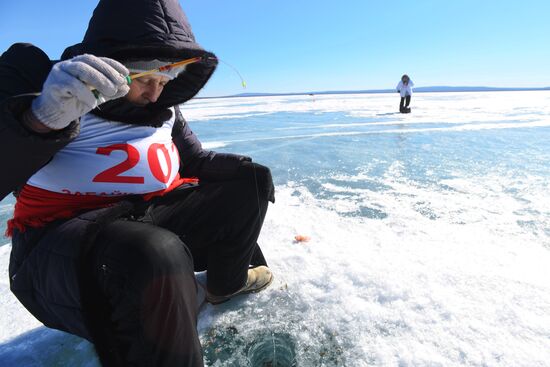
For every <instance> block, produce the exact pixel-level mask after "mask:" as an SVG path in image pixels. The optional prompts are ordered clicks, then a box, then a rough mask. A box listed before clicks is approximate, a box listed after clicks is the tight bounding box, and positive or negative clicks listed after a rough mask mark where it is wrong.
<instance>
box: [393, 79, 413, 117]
mask: <svg viewBox="0 0 550 367" xmlns="http://www.w3.org/2000/svg"><path fill="white" fill-rule="evenodd" d="M412 87H414V83H413V81H412V80H411V79H410V78H409V76H408V75H407V74H405V75H403V76H402V77H401V80H400V81H399V83H398V84H397V87H396V89H397V92H399V94H400V95H401V102H400V103H399V112H401V113H409V112H411V109H410V108H409V104H410V103H411V95H412Z"/></svg>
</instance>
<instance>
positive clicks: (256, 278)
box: [206, 265, 273, 305]
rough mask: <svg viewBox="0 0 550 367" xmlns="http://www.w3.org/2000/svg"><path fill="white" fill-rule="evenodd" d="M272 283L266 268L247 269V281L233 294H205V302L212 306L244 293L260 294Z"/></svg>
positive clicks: (269, 271) (270, 275)
mask: <svg viewBox="0 0 550 367" xmlns="http://www.w3.org/2000/svg"><path fill="white" fill-rule="evenodd" d="M272 281H273V274H272V273H271V270H269V268H268V267H267V266H263V265H262V266H258V267H256V268H252V269H248V279H247V280H246V284H245V285H244V286H243V287H242V288H241V289H239V290H238V291H237V292H235V293H233V294H228V295H226V296H216V295H214V294H212V293H209V292H207V293H206V300H207V301H208V302H210V303H211V304H213V305H217V304H219V303H223V302H226V301H229V300H230V299H231V298H233V297H235V296H239V295H241V294H246V293H254V292H260V291H262V290H264V289H266V288H267V287H269V285H270V284H271V282H272Z"/></svg>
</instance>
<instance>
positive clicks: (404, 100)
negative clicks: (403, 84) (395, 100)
mask: <svg viewBox="0 0 550 367" xmlns="http://www.w3.org/2000/svg"><path fill="white" fill-rule="evenodd" d="M410 103H411V95H410V94H409V95H407V96H405V97H401V102H400V103H399V111H403V109H405V108H407V107H409V104H410Z"/></svg>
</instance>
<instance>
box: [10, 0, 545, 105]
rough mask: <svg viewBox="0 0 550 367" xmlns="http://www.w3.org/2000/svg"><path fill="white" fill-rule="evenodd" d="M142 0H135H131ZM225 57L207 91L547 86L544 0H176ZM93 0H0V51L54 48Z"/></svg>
mask: <svg viewBox="0 0 550 367" xmlns="http://www.w3.org/2000/svg"><path fill="white" fill-rule="evenodd" d="M136 1H137V0H136ZM180 3H181V4H182V7H183V9H184V10H185V11H186V13H187V16H188V18H189V20H190V22H191V25H192V27H193V31H194V33H195V36H196V38H197V40H198V42H199V43H200V44H201V45H202V46H203V47H205V48H206V49H208V50H210V51H213V52H214V53H216V54H217V55H218V57H219V58H220V59H221V60H223V61H225V62H227V63H229V64H231V65H233V66H234V67H235V68H237V69H238V70H239V72H240V73H241V74H242V76H243V77H244V79H245V80H246V83H247V89H246V90H244V89H243V88H242V87H241V83H240V80H239V78H238V76H237V74H236V73H235V72H234V71H233V70H232V69H231V68H230V67H228V66H226V65H224V64H223V63H221V64H220V67H219V68H218V70H217V71H216V73H215V75H214V76H213V78H212V79H211V81H210V82H209V83H208V85H207V86H206V87H205V89H204V90H203V91H202V92H201V95H203V96H217V95H228V94H236V93H241V92H300V91H325V90H360V89H379V88H393V87H394V86H395V84H396V83H397V82H398V80H399V77H400V76H401V75H402V74H403V73H407V74H409V75H410V76H411V78H412V79H413V81H415V83H416V85H417V86H434V85H453V86H494V87H504V86H507V87H546V86H550V72H549V70H548V69H549V67H550V47H549V46H548V44H549V36H550V1H548V0H523V1H515V0H514V1H512V0H500V1H497V0H458V1H455V2H449V1H442V0H407V1H402V0H392V1H387V2H386V1H379V0H377V1H369V0H351V1H346V0H342V1H340V2H336V1H323V0H317V1H313V0H292V1H290V0H277V1H274V0H273V1H269V0H233V1H221V0H217V1H215V0H189V1H180ZM96 4H97V0H94V1H92V0H74V1H69V0H65V1H61V0H49V1H46V0H17V1H11V0H0V50H2V51H4V50H5V49H6V48H7V47H9V45H10V44H12V43H14V42H19V41H25V42H31V43H34V44H36V45H37V46H39V47H41V48H42V49H43V50H44V51H46V53H47V54H48V55H49V56H50V57H51V58H58V57H59V56H60V54H61V52H62V51H63V49H64V48H65V47H67V46H68V45H72V44H74V43H77V42H80V40H81V39H82V37H83V35H84V32H85V30H86V27H87V24H88V20H89V18H90V16H91V14H92V11H93V9H94V8H95V6H96Z"/></svg>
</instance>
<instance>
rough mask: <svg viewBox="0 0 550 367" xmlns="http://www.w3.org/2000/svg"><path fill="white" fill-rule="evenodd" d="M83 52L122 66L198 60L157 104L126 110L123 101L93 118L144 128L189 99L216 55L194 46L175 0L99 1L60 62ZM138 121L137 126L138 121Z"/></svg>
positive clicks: (103, 108) (105, 106)
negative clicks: (79, 37)
mask: <svg viewBox="0 0 550 367" xmlns="http://www.w3.org/2000/svg"><path fill="white" fill-rule="evenodd" d="M84 53H89V54H93V55H96V56H106V57H110V58H113V59H115V60H117V61H120V62H122V63H125V62H127V61H135V60H151V59H158V60H161V61H166V62H176V61H180V60H184V59H188V58H191V57H197V56H200V57H202V58H203V60H202V61H200V62H198V63H194V64H190V65H187V68H186V70H185V72H183V73H181V74H180V75H179V76H178V77H177V78H176V79H174V80H172V81H171V82H170V83H168V84H167V85H166V87H165V88H164V91H163V92H162V94H161V96H160V97H159V99H158V101H157V102H155V103H152V104H150V105H148V106H147V107H140V108H138V107H135V106H129V105H128V103H127V102H125V100H124V99H119V100H115V101H111V102H108V103H105V104H103V105H101V108H100V110H96V111H94V113H96V114H98V115H101V116H102V117H105V118H109V119H114V120H117V121H122V122H127V123H138V124H140V123H146V121H148V120H150V119H151V116H153V115H158V114H159V113H161V114H162V113H165V111H166V109H167V108H168V107H172V106H174V105H178V104H181V103H184V102H186V101H188V100H189V99H191V98H193V97H194V96H195V95H196V94H197V93H198V92H199V91H200V90H201V89H202V87H203V86H204V85H205V84H206V82H207V81H208V80H209V79H210V77H211V76H212V73H213V72H214V70H215V68H216V66H217V59H216V56H215V55H214V54H213V53H211V52H208V51H205V50H204V49H203V48H202V47H201V46H200V45H199V44H198V43H197V42H196V41H195V36H194V35H193V32H192V30H191V26H190V25H189V22H188V20H187V17H186V15H185V13H184V12H183V10H182V8H181V6H180V4H179V2H178V0H100V1H99V4H98V5H97V7H96V9H95V10H94V13H93V16H92V18H91V19H90V23H89V24H88V30H87V31H86V34H85V36H84V39H83V40H82V42H81V43H78V44H76V45H73V46H71V47H68V48H67V49H66V50H65V51H64V52H63V55H62V59H68V58H71V57H74V56H76V55H80V54H84ZM139 120H143V121H141V122H140V121H139Z"/></svg>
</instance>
